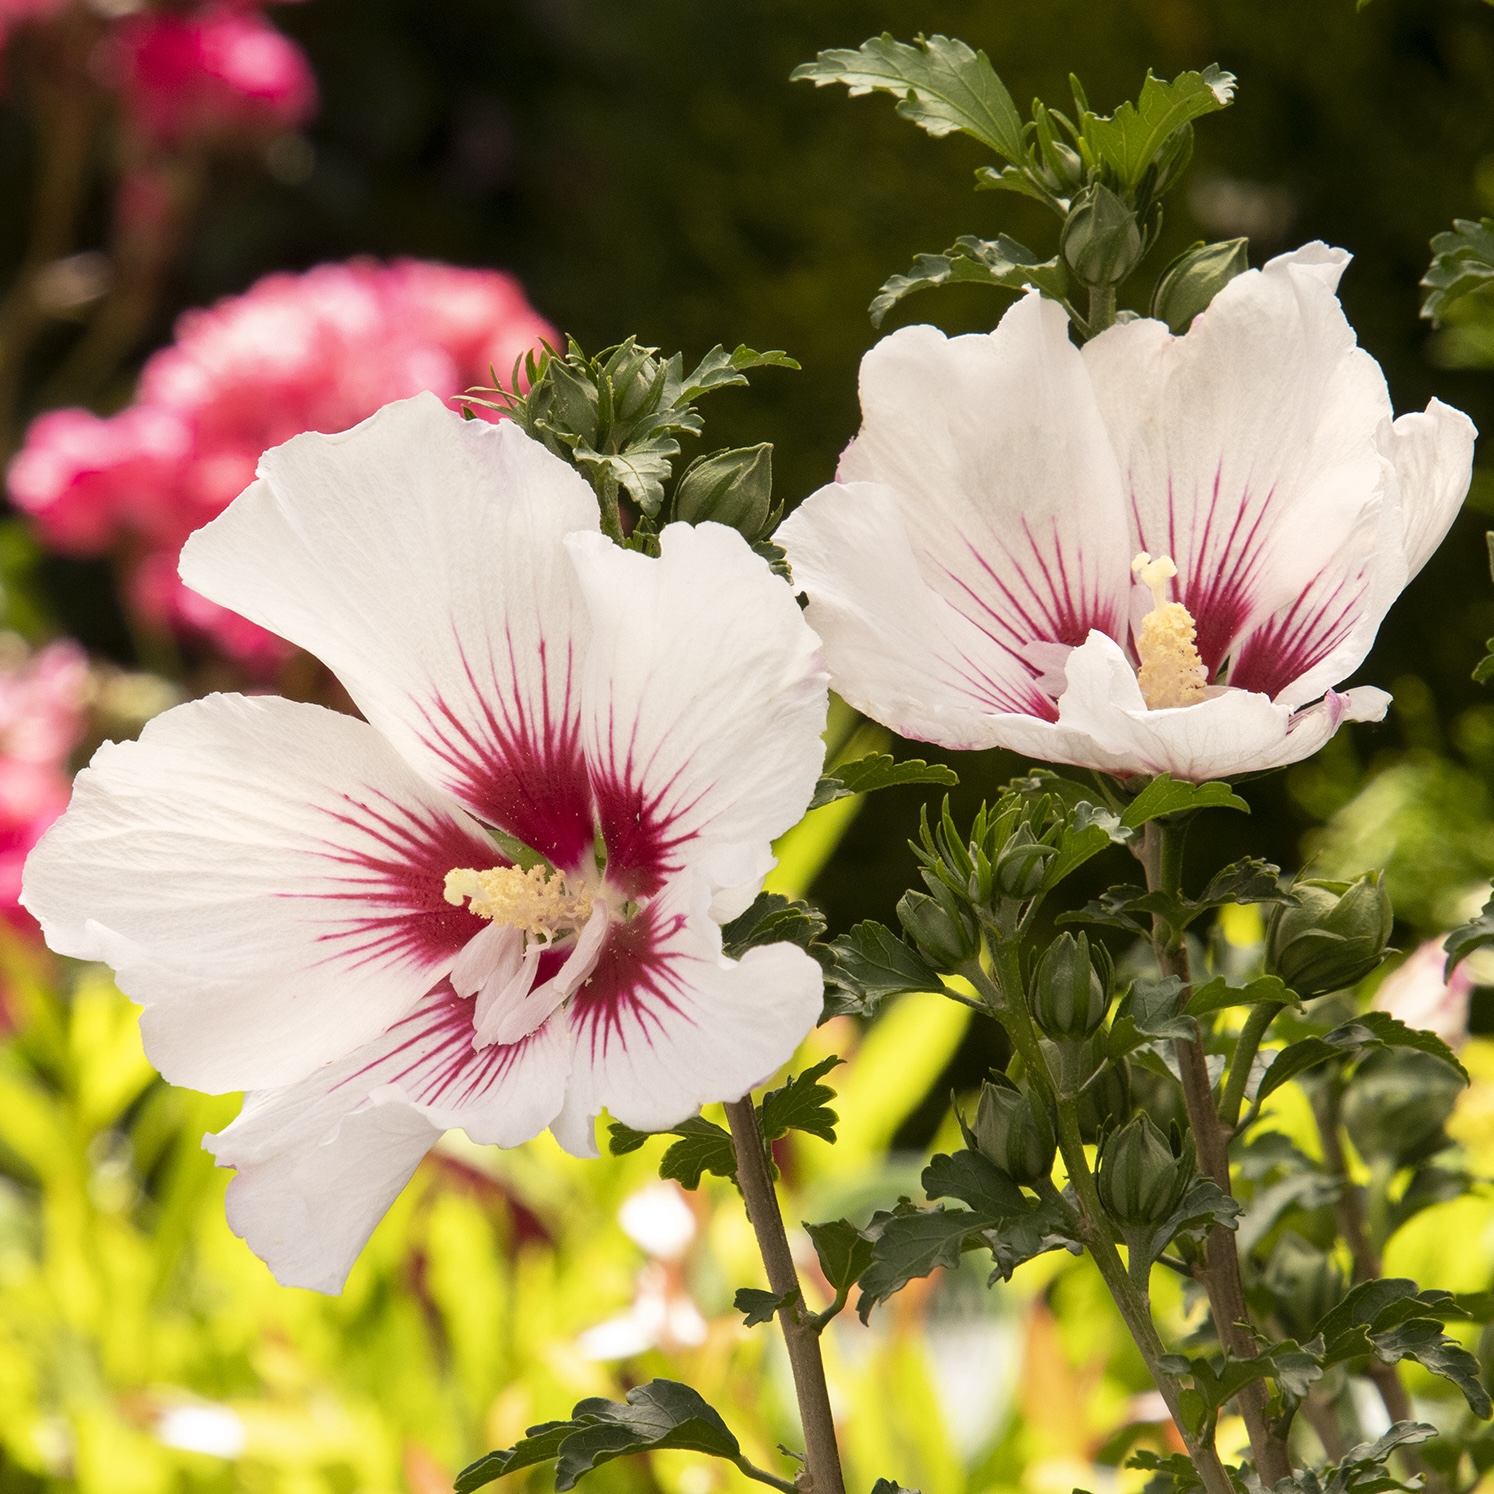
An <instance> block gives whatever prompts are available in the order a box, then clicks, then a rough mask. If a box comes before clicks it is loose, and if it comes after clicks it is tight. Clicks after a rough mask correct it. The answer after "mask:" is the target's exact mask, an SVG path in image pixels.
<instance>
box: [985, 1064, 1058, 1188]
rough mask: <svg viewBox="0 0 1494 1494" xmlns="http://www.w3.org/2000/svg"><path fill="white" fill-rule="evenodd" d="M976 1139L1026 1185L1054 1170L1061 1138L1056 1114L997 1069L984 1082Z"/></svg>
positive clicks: (988, 1155) (1014, 1178)
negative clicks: (1055, 1124)
mask: <svg viewBox="0 0 1494 1494" xmlns="http://www.w3.org/2000/svg"><path fill="white" fill-rule="evenodd" d="M972 1140H973V1144H974V1146H975V1149H976V1151H978V1152H979V1153H980V1154H981V1156H983V1157H984V1158H985V1159H986V1160H987V1161H988V1162H992V1163H994V1164H995V1165H996V1166H997V1167H999V1168H1000V1169H1001V1170H1002V1171H1003V1172H1004V1173H1006V1174H1007V1176H1008V1177H1010V1178H1011V1179H1012V1181H1013V1182H1017V1183H1021V1184H1022V1185H1023V1186H1024V1187H1029V1188H1030V1187H1032V1186H1034V1185H1035V1184H1037V1183H1040V1182H1042V1181H1043V1180H1044V1179H1046V1178H1047V1177H1048V1176H1050V1174H1051V1173H1052V1171H1053V1158H1054V1156H1055V1155H1056V1153H1057V1149H1058V1142H1057V1138H1056V1137H1055V1136H1054V1134H1053V1121H1052V1118H1051V1117H1050V1116H1049V1114H1048V1111H1047V1109H1046V1108H1045V1107H1044V1105H1043V1104H1042V1103H1041V1102H1035V1101H1034V1100H1033V1099H1032V1098H1031V1097H1030V1096H1028V1095H1026V1094H1024V1093H1023V1092H1022V1091H1021V1090H1020V1089H1018V1088H1017V1086H1016V1085H1015V1084H1013V1083H1012V1082H1011V1080H1010V1079H1008V1078H1007V1077H1006V1075H1004V1074H1000V1073H994V1074H992V1076H991V1078H990V1079H989V1080H987V1081H986V1082H985V1083H984V1084H982V1085H981V1090H980V1104H979V1106H978V1107H977V1109H976V1112H975V1128H974V1132H973V1136H972Z"/></svg>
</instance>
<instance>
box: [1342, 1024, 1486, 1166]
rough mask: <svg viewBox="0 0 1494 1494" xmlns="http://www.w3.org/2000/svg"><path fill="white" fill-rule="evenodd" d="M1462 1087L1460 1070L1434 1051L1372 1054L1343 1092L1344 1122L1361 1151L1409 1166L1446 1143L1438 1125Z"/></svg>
mask: <svg viewBox="0 0 1494 1494" xmlns="http://www.w3.org/2000/svg"><path fill="white" fill-rule="evenodd" d="M1462 1092H1463V1079H1462V1076H1461V1075H1460V1074H1459V1073H1458V1071H1457V1070H1456V1069H1454V1068H1452V1067H1451V1066H1450V1065H1448V1064H1445V1063H1443V1061H1442V1060H1441V1059H1440V1058H1437V1057H1435V1056H1434V1055H1433V1054H1430V1053H1418V1052H1416V1051H1414V1050H1410V1049H1394V1050H1391V1051H1390V1052H1387V1053H1376V1054H1372V1055H1371V1056H1370V1057H1369V1058H1367V1059H1366V1060H1365V1061H1364V1062H1363V1063H1362V1064H1360V1065H1359V1070H1358V1072H1357V1073H1356V1074H1355V1075H1354V1078H1353V1080H1352V1081H1351V1082H1350V1084H1349V1087H1348V1089H1347V1091H1346V1092H1345V1094H1344V1102H1343V1117H1344V1128H1345V1129H1346V1130H1347V1131H1348V1133H1349V1135H1350V1137H1351V1138H1352V1139H1353V1142H1354V1145H1355V1147H1356V1148H1358V1150H1359V1153H1360V1155H1361V1156H1364V1157H1384V1158H1386V1159H1387V1160H1388V1161H1391V1162H1394V1163H1395V1165H1396V1166H1397V1167H1409V1166H1410V1165H1411V1164H1412V1163H1413V1162H1419V1161H1420V1160H1421V1159H1422V1158H1423V1157H1425V1156H1428V1155H1430V1154H1431V1153H1432V1152H1434V1151H1436V1150H1438V1149H1439V1147H1441V1146H1444V1145H1446V1137H1445V1135H1444V1134H1443V1130H1442V1127H1443V1126H1444V1125H1445V1124H1446V1122H1447V1118H1448V1117H1449V1116H1450V1115H1451V1114H1452V1112H1453V1106H1454V1105H1456V1104H1457V1101H1458V1096H1459V1095H1460V1094H1462Z"/></svg>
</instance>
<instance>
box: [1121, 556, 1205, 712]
mask: <svg viewBox="0 0 1494 1494" xmlns="http://www.w3.org/2000/svg"><path fill="white" fill-rule="evenodd" d="M1131 570H1132V572H1133V573H1134V574H1135V576H1136V579H1137V580H1138V581H1140V582H1141V583H1142V585H1143V586H1146V587H1147V588H1148V589H1149V590H1150V591H1151V594H1152V610H1151V611H1150V612H1148V613H1147V615H1146V616H1145V617H1144V618H1142V620H1141V627H1140V629H1139V630H1138V632H1137V635H1136V654H1137V657H1138V659H1139V660H1140V667H1139V668H1138V669H1137V671H1136V678H1137V682H1138V683H1139V684H1140V686H1141V694H1142V697H1143V699H1145V701H1146V703H1147V706H1148V708H1149V709H1151V710H1154V711H1162V710H1167V709H1169V708H1171V707H1173V706H1187V705H1195V704H1197V703H1198V702H1199V701H1200V700H1202V699H1203V698H1204V691H1205V689H1206V688H1207V683H1208V677H1209V672H1208V670H1207V669H1206V668H1205V667H1204V662H1203V660H1202V659H1201V658H1200V657H1199V654H1198V642H1197V639H1198V628H1197V626H1196V624H1195V623H1194V621H1193V614H1192V613H1191V612H1189V611H1188V609H1187V608H1186V607H1185V606H1184V605H1183V604H1182V603H1181V602H1170V601H1168V599H1167V586H1168V583H1169V582H1170V581H1171V580H1172V578H1173V577H1174V576H1176V575H1177V573H1178V568H1177V566H1176V565H1175V564H1174V562H1173V560H1172V557H1171V556H1170V555H1158V556H1157V557H1156V558H1155V559H1153V558H1152V556H1150V555H1148V554H1147V552H1146V551H1145V550H1143V551H1142V552H1141V553H1140V554H1139V555H1138V556H1137V557H1136V559H1135V560H1133V561H1132V562H1131Z"/></svg>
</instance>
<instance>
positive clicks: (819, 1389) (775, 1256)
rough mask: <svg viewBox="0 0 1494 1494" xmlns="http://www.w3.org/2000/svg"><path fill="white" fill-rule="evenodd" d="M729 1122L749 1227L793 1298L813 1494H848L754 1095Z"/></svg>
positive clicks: (774, 1280)
mask: <svg viewBox="0 0 1494 1494" xmlns="http://www.w3.org/2000/svg"><path fill="white" fill-rule="evenodd" d="M726 1119H727V1122H728V1124H729V1125H730V1126H731V1139H732V1144H733V1145H734V1146H735V1147H736V1152H737V1182H738V1184H739V1185H740V1186H741V1189H742V1201H743V1202H744V1203H745V1204H746V1206H747V1220H748V1223H750V1224H751V1225H752V1232H753V1234H755V1235H756V1236H757V1246H758V1250H759V1251H760V1252H761V1253H762V1258H763V1266H764V1268H765V1269H766V1270H767V1273H768V1285H769V1287H771V1288H772V1290H773V1292H774V1293H775V1294H776V1295H777V1296H779V1297H784V1298H789V1299H790V1300H789V1301H788V1302H787V1304H786V1305H785V1306H783V1307H780V1308H779V1309H778V1326H779V1327H780V1328H781V1329H782V1330H783V1341H784V1344H785V1345H786V1346H787V1348H788V1356H789V1365H790V1366H791V1368H792V1369H793V1372H794V1390H795V1392H796V1394H797V1395H798V1398H799V1420H800V1422H801V1423H802V1425H803V1428H804V1456H805V1464H806V1467H807V1469H808V1472H809V1484H810V1489H811V1491H812V1494H845V1488H846V1486H845V1476H844V1474H843V1473H842V1472H841V1467H840V1449H839V1447H838V1446H837V1444H836V1441H835V1421H834V1418H833V1417H832V1416H831V1414H830V1393H829V1391H828V1390H827V1389H826V1386H825V1364H824V1361H823V1360H822V1359H821V1357H820V1338H819V1328H818V1327H817V1326H816V1325H815V1323H814V1321H813V1314H811V1313H810V1312H809V1311H808V1310H807V1309H806V1307H805V1306H804V1294H803V1292H802V1291H801V1290H800V1288H799V1273H798V1271H797V1270H796V1269H795V1267H794V1257H793V1255H792V1253H791V1252H790V1250H789V1243H788V1235H787V1234H786V1233H785V1232H784V1228H783V1215H782V1214H781V1213H780V1212H779V1208H778V1195H777V1193H776V1192H775V1191H774V1188H773V1174H772V1171H771V1168H770V1164H769V1160H768V1148H767V1144H766V1143H765V1142H764V1140H763V1133H762V1130H761V1128H760V1127H759V1126H758V1123H757V1110H756V1109H755V1108H754V1106H753V1103H752V1097H751V1095H748V1096H746V1097H745V1098H743V1099H740V1100H736V1101H734V1102H733V1103H732V1104H729V1105H728V1106H727V1107H726ZM743 1471H744V1472H746V1470H745V1469H744V1470H743ZM777 1487H782V1485H781V1484H780V1485H777Z"/></svg>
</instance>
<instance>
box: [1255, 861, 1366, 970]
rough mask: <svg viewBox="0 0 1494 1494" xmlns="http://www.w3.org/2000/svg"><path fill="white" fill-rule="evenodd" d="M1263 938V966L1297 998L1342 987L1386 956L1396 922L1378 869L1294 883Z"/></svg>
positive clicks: (1273, 916)
mask: <svg viewBox="0 0 1494 1494" xmlns="http://www.w3.org/2000/svg"><path fill="white" fill-rule="evenodd" d="M1292 893H1293V898H1294V901H1292V902H1290V903H1284V904H1281V905H1280V906H1278V908H1277V909H1276V911H1275V913H1274V914H1273V915H1272V918H1271V928H1270V931H1269V933H1268V935H1267V938H1266V970H1267V972H1268V973H1269V974H1271V975H1279V976H1280V977H1281V978H1282V980H1283V981H1285V982H1286V984H1287V985H1289V986H1290V987H1291V988H1292V990H1294V991H1295V992H1296V993H1297V994H1298V995H1299V996H1321V995H1323V994H1324V993H1325V992H1328V991H1341V990H1343V989H1344V987H1346V986H1352V985H1353V984H1354V983H1355V982H1356V981H1358V980H1362V979H1363V978H1364V977H1365V976H1366V975H1368V974H1369V973H1370V971H1371V970H1373V969H1374V968H1375V966H1376V965H1378V964H1379V963H1380V961H1381V960H1382V959H1384V957H1385V946H1386V945H1387V944H1388V943H1389V942H1390V929H1391V924H1392V922H1393V921H1394V914H1393V913H1392V911H1391V906H1390V897H1389V895H1388V894H1387V893H1386V891H1385V887H1384V884H1383V882H1382V881H1381V878H1380V875H1379V873H1378V872H1372V873H1369V874H1367V875H1365V876H1363V877H1361V878H1360V879H1359V880H1358V881H1357V882H1352V883H1351V882H1298V883H1297V884H1296V886H1295V887H1293V889H1292Z"/></svg>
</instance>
